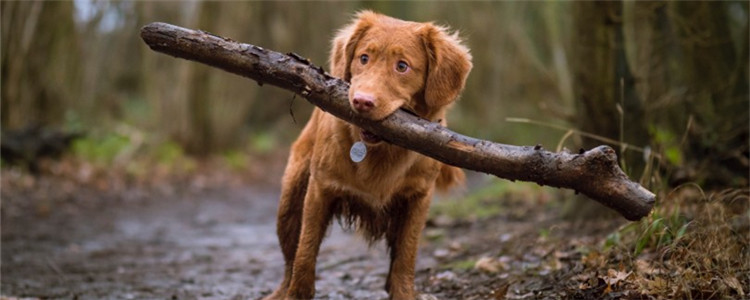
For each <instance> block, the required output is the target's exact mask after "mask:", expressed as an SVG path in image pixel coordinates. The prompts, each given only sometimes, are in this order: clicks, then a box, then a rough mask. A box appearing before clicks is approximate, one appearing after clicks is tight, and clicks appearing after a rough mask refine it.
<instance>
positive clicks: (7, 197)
mask: <svg viewBox="0 0 750 300" xmlns="http://www.w3.org/2000/svg"><path fill="white" fill-rule="evenodd" d="M281 168H282V167H281V166H277V167H275V169H274V170H272V171H269V172H267V173H266V174H270V175H267V178H265V179H263V180H246V181H243V182H240V183H236V182H235V183H234V184H227V183H226V182H223V183H222V182H221V181H222V180H214V183H206V182H210V181H211V180H210V178H209V180H206V178H203V179H200V178H199V179H196V178H191V179H189V180H187V179H186V180H177V181H173V182H164V183H159V184H152V185H142V184H129V183H127V182H125V183H122V182H120V183H112V182H108V181H107V180H104V181H102V182H104V183H100V184H90V183H89V184H79V183H78V182H77V181H76V180H73V179H70V178H67V177H64V176H53V175H49V176H45V175H42V176H40V177H32V176H31V175H28V174H25V173H23V172H21V171H18V170H12V169H11V170H7V169H5V170H3V178H2V180H3V181H2V183H3V186H2V278H0V281H1V285H0V294H1V295H2V296H3V297H4V298H41V299H257V298H260V297H263V296H264V295H267V294H268V293H270V292H271V291H272V289H273V288H274V287H275V286H276V285H277V284H278V283H279V280H280V279H281V276H282V273H281V272H282V264H283V261H282V257H281V252H280V251H279V248H278V245H277V240H276V236H275V212H276V205H277V199H278V195H279V187H278V184H276V183H275V182H277V180H276V179H277V178H278V177H280V174H281ZM89 177H90V175H89ZM214 179H215V178H214ZM470 179H471V182H472V183H471V184H470V185H469V187H468V189H467V190H468V191H467V193H471V191H472V190H476V189H480V188H481V186H482V185H483V184H487V182H488V181H487V180H488V179H487V178H486V177H483V176H479V175H476V174H474V175H472V176H470ZM201 180H202V181H201ZM217 181H218V182H219V183H216V182H217ZM509 197H510V196H509ZM545 197H546V198H545ZM496 198H497V201H504V205H506V206H508V207H507V208H506V209H503V210H502V211H501V212H499V213H497V214H494V215H492V216H488V217H482V218H467V219H459V220H456V219H451V218H444V217H443V216H440V215H433V217H432V218H431V220H430V222H429V224H428V226H427V228H426V230H425V233H424V238H423V243H422V245H421V248H420V254H419V257H418V271H417V280H416V285H417V288H418V289H419V290H420V292H422V293H423V295H422V296H421V297H422V299H471V298H474V299H556V298H578V299H595V298H599V297H600V296H601V295H602V293H601V292H602V289H603V287H602V283H601V279H597V278H596V276H591V278H589V277H581V278H578V281H575V280H569V278H571V277H572V276H575V275H576V274H578V273H579V272H580V271H581V269H580V265H579V264H578V262H580V261H581V256H582V254H581V251H580V249H581V247H584V246H587V245H588V246H591V245H596V244H597V243H599V241H601V240H602V239H603V238H604V235H605V234H606V233H608V232H611V231H612V229H614V228H616V227H617V226H619V225H621V224H623V223H625V221H624V220H620V221H616V222H605V223H604V225H601V224H599V223H595V224H592V223H571V222H566V221H563V220H562V219H560V218H559V215H558V213H557V210H558V209H557V207H558V206H557V205H550V204H549V202H550V201H555V199H548V198H549V197H548V196H539V195H535V194H529V195H525V196H523V197H520V198H519V197H511V198H514V200H508V199H503V197H501V196H498V197H496ZM459 199H460V197H459ZM437 201H438V202H440V201H455V200H446V199H439V200H437ZM332 227H333V229H332V230H331V232H330V234H329V235H328V237H327V238H326V240H325V242H324V244H323V246H322V247H321V251H320V256H319V260H318V261H319V262H318V273H317V274H318V279H317V281H316V284H317V293H316V298H321V299H386V298H387V294H386V293H385V292H384V291H383V286H384V283H385V279H384V277H385V274H386V272H387V266H388V260H387V255H386V251H385V247H384V245H383V244H382V243H379V244H376V245H374V246H373V247H368V246H367V244H366V243H365V242H364V241H363V240H362V239H360V238H359V237H358V236H357V235H356V234H355V233H352V232H346V231H343V230H342V229H341V228H340V227H339V226H338V224H336V225H335V226H332ZM576 268H578V269H576ZM597 281H599V283H597ZM582 283H583V284H588V285H587V287H588V288H587V289H581V287H580V285H581V284H582ZM622 295H623V294H618V293H607V294H606V298H618V297H620V296H622Z"/></svg>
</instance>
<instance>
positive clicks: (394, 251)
mask: <svg viewBox="0 0 750 300" xmlns="http://www.w3.org/2000/svg"><path fill="white" fill-rule="evenodd" d="M431 200H432V193H431V192H428V193H426V195H424V194H423V195H413V196H410V197H404V198H401V199H394V201H399V202H400V203H399V204H397V208H396V210H397V211H394V214H392V215H391V218H394V219H392V220H391V222H392V223H391V224H392V225H393V226H392V228H391V229H390V230H389V232H388V233H387V235H386V239H387V241H388V246H389V248H390V252H391V267H390V270H389V271H388V278H387V279H386V286H385V288H386V290H387V291H388V294H389V295H390V298H391V299H399V300H401V299H409V300H411V299H415V291H414V268H415V265H416V263H417V249H418V247H419V238H420V236H421V235H422V229H424V225H425V222H426V220H427V212H428V210H429V207H430V201H431Z"/></svg>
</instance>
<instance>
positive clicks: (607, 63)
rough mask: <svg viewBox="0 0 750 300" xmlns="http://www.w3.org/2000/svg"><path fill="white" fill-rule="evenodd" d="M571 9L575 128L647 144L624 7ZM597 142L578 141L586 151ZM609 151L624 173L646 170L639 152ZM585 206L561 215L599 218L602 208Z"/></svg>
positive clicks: (575, 204)
mask: <svg viewBox="0 0 750 300" xmlns="http://www.w3.org/2000/svg"><path fill="white" fill-rule="evenodd" d="M572 5H573V18H574V19H573V35H572V37H573V42H572V43H571V44H572V45H573V48H572V51H571V56H572V59H571V60H570V61H571V64H572V70H573V94H574V99H575V101H574V102H575V106H576V111H577V113H576V116H577V118H576V119H575V123H576V124H577V127H578V129H579V130H581V131H583V132H587V133H592V134H595V135H599V136H603V137H606V138H609V139H612V140H618V141H620V142H623V143H627V144H631V145H637V146H639V147H642V146H645V145H647V143H648V141H649V137H648V132H647V130H646V128H645V124H644V122H643V121H642V120H643V108H642V105H641V102H640V100H639V98H638V96H637V93H636V92H635V90H634V83H635V80H634V78H633V75H632V74H631V72H630V69H629V66H628V63H627V56H626V53H625V45H624V37H623V30H622V22H623V18H622V15H623V14H622V2H620V1H603V2H587V1H581V2H575V3H573V4H572ZM598 143H599V141H596V140H593V139H589V138H582V143H581V145H582V147H583V148H590V147H592V146H594V145H597V144H598ZM610 146H612V147H614V148H615V149H618V150H619V151H618V154H619V156H620V163H621V165H622V167H623V169H625V170H626V173H629V174H630V175H631V176H640V175H641V173H642V171H643V169H644V165H645V163H644V161H643V159H642V154H641V153H638V152H634V151H632V150H631V151H628V149H626V148H624V147H618V146H617V145H610ZM588 204H589V203H588V202H587V201H583V200H571V202H569V203H567V204H566V208H565V209H564V215H566V216H576V217H579V216H584V217H586V216H595V215H601V214H602V209H600V208H597V207H592V206H589V205H588ZM582 211H584V212H585V213H581V212H582Z"/></svg>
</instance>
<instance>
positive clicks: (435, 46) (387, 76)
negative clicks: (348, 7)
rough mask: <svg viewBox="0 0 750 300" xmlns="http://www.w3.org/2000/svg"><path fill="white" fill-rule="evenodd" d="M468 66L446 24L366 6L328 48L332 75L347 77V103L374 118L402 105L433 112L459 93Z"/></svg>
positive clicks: (423, 112)
mask: <svg viewBox="0 0 750 300" xmlns="http://www.w3.org/2000/svg"><path fill="white" fill-rule="evenodd" d="M471 67H472V65H471V55H470V54H469V50H468V49H467V48H466V47H465V46H464V45H462V44H461V41H460V40H459V39H458V36H457V35H456V34H451V33H449V32H448V30H447V29H446V28H444V27H441V26H436V25H433V24H432V23H416V22H408V21H402V20H398V19H394V18H391V17H388V16H384V15H381V14H377V13H374V12H371V11H364V12H361V13H359V14H357V16H356V18H355V19H354V21H353V22H352V23H351V24H350V25H349V26H347V27H345V28H344V29H342V30H341V31H340V32H339V33H338V35H337V36H336V37H335V39H334V42H333V49H332V51H331V71H332V73H333V75H334V76H337V77H341V78H342V79H344V80H346V81H348V82H350V83H351V85H350V88H349V104H350V105H351V107H352V109H353V110H354V111H355V112H356V113H358V114H360V115H362V116H364V117H366V118H370V119H373V120H381V119H383V118H385V117H386V116H388V115H390V114H391V113H393V112H394V111H396V110H397V109H399V108H401V107H403V108H405V109H408V110H411V111H413V112H415V113H417V114H418V115H420V116H421V117H425V118H428V119H432V118H434V117H435V116H436V115H437V114H440V113H443V111H444V108H445V107H447V106H448V105H449V104H450V103H452V102H453V101H454V100H455V99H456V98H457V97H458V95H459V93H460V92H461V90H462V89H463V88H464V84H465V82H466V77H467V76H468V74H469V71H470V70H471ZM441 117H442V116H441ZM369 138H370V139H369V140H370V141H369V142H377V140H379V139H377V140H376V138H377V137H374V136H369ZM363 139H364V140H365V141H366V142H368V133H367V132H364V133H363Z"/></svg>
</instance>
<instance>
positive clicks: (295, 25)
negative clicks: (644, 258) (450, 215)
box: [0, 0, 750, 186]
mask: <svg viewBox="0 0 750 300" xmlns="http://www.w3.org/2000/svg"><path fill="white" fill-rule="evenodd" d="M366 8H367V9H373V10H376V11H379V12H382V13H385V14H388V15H392V16H394V17H398V18H403V19H409V20H414V21H435V22H437V23H440V24H445V25H448V26H450V27H451V28H454V29H458V30H459V31H460V32H461V36H463V37H464V38H465V40H466V42H467V44H468V45H469V47H470V48H471V51H472V54H473V56H474V70H473V71H472V73H471V75H470V77H469V81H468V83H467V89H466V91H465V93H464V94H463V96H462V99H461V101H460V102H459V103H458V104H457V105H456V108H455V109H454V110H453V111H452V113H451V114H452V115H451V118H450V120H451V123H450V127H451V128H453V129H454V130H456V131H458V132H461V133H464V134H467V135H470V136H475V137H480V138H484V139H490V140H494V141H499V142H503V143H512V144H524V145H529V144H537V143H542V144H544V145H545V146H547V148H553V146H554V145H558V144H560V145H562V146H565V147H568V148H570V149H577V148H579V147H584V148H589V147H591V146H594V145H599V144H605V143H604V142H602V141H597V140H590V139H587V138H581V137H580V136H577V135H573V136H572V138H567V135H566V134H565V131H564V130H561V131H556V130H550V129H549V127H548V126H539V125H532V124H522V123H521V124H519V123H511V122H506V121H505V119H506V118H508V117H516V118H527V119H532V120H542V121H543V122H544V123H545V124H547V125H549V126H558V127H560V126H561V127H563V128H569V129H579V130H581V131H584V132H588V133H591V134H596V135H599V136H602V137H606V138H610V139H612V140H615V141H620V142H624V143H628V144H630V145H632V146H634V147H629V148H625V147H621V145H619V144H616V143H615V144H611V146H613V147H614V148H615V149H617V150H618V151H619V152H621V154H624V158H625V159H624V160H623V165H624V168H625V169H626V170H627V171H628V172H629V174H630V175H631V177H633V178H636V179H638V178H644V180H645V179H648V180H651V181H650V182H647V181H644V182H643V183H644V184H661V182H660V181H661V180H662V178H666V179H667V180H669V181H671V182H672V183H673V184H677V183H680V182H684V181H688V180H689V181H698V182H702V183H712V184H727V185H731V186H747V184H748V182H747V175H748V122H750V120H748V115H749V114H750V113H749V110H748V103H749V101H748V51H749V50H748V35H749V33H748V3H747V2H744V1H736V2H643V1H637V2H619V1H616V2H603V3H600V2H468V3H464V2H369V1H360V2H211V1H194V2H150V1H149V2H144V1H135V2H107V1H89V0H79V1H74V2H69V1H63V2H57V1H54V2H53V1H33V2H32V1H18V2H14V1H3V2H2V3H0V9H1V10H2V128H3V130H12V129H17V128H22V127H24V126H27V125H29V124H38V125H43V126H51V127H58V128H67V129H71V130H83V131H86V132H87V134H88V136H89V137H94V138H95V137H102V136H106V135H109V134H112V133H113V132H115V133H116V134H119V135H124V139H125V140H126V141H130V142H131V143H133V140H134V139H133V138H132V136H133V135H134V133H135V135H137V136H141V137H144V138H143V139H142V143H141V144H139V145H138V148H141V149H140V150H139V151H141V152H148V149H153V148H158V147H159V146H160V145H163V144H165V143H167V144H174V145H177V146H178V147H179V148H181V149H183V150H184V151H186V152H187V153H190V154H194V155H199V156H202V155H210V154H213V153H221V152H223V151H227V150H231V149H240V150H242V151H255V150H258V149H265V151H268V150H274V149H276V148H278V149H286V148H287V146H288V144H289V143H290V142H291V141H292V140H293V138H294V137H295V136H296V135H297V133H298V132H299V130H300V129H301V128H302V126H303V124H304V121H305V119H306V117H307V116H308V115H309V112H310V111H311V110H312V106H311V105H309V104H308V103H306V102H305V101H304V100H303V99H301V98H300V99H297V100H294V101H293V98H294V97H293V95H292V94H291V93H289V92H286V91H282V90H280V89H277V88H274V87H268V86H264V87H259V86H258V85H257V84H256V83H255V82H253V81H250V80H246V79H244V78H241V77H238V76H235V75H232V74H228V73H226V72H222V71H220V70H216V69H212V68H209V67H206V66H203V65H199V64H196V63H193V62H189V61H185V60H179V59H174V58H172V57H168V56H165V55H162V54H158V53H154V52H152V51H151V50H149V49H148V47H147V46H146V45H145V44H144V43H142V41H141V40H140V37H139V29H140V27H141V26H143V25H145V24H147V23H149V22H154V21H163V22H169V23H173V24H176V25H180V26H184V27H189V28H198V29H202V30H206V31H209V32H213V33H215V34H217V35H221V36H226V37H230V38H232V39H234V40H237V41H242V42H248V43H253V44H256V45H259V46H262V47H266V48H269V49H274V50H277V51H280V52H295V53H298V54H299V55H301V56H304V57H308V58H310V59H311V60H312V61H313V62H314V63H315V64H318V65H322V66H327V57H328V55H327V52H328V47H329V41H330V39H331V37H332V36H333V34H334V32H335V30H336V29H337V28H339V27H341V26H342V25H344V24H345V23H347V22H348V20H349V19H350V18H351V15H352V13H354V12H355V11H357V10H360V9H366ZM298 98H299V97H298ZM290 108H291V110H292V112H293V115H294V118H293V117H292V116H290V115H289V114H290V112H289V111H290ZM294 119H296V123H295V121H294ZM123 128H125V129H126V130H124V129H123ZM635 147H638V148H635ZM639 148H646V149H650V153H651V154H655V155H657V156H653V157H657V158H656V159H655V158H653V157H652V158H648V157H647V158H646V159H644V155H643V153H642V151H637V150H639ZM623 152H624V153H623ZM647 152H648V151H647ZM659 158H660V159H659ZM653 171H658V172H653ZM651 174H657V176H651Z"/></svg>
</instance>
